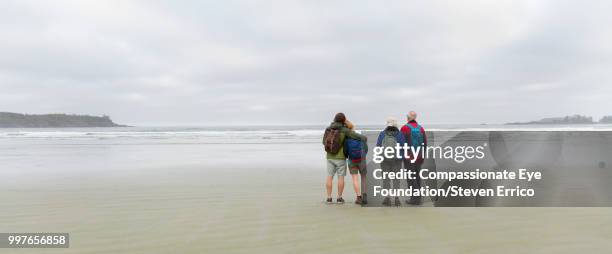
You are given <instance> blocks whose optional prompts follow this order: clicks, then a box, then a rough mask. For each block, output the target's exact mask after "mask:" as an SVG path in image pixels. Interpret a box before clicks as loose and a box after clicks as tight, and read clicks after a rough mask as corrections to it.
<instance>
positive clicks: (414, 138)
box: [400, 111, 427, 205]
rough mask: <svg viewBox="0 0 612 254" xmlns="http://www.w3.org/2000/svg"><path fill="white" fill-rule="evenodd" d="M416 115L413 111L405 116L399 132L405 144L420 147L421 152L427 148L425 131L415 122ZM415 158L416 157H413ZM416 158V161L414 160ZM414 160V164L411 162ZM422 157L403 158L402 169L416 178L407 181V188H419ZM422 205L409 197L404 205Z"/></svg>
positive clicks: (420, 155)
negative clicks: (412, 173)
mask: <svg viewBox="0 0 612 254" xmlns="http://www.w3.org/2000/svg"><path fill="white" fill-rule="evenodd" d="M416 118H417V113H416V112H414V111H410V113H408V115H407V119H408V122H407V123H406V124H405V125H404V126H402V129H400V131H401V132H402V134H404V137H405V138H406V143H408V145H409V146H411V147H413V146H414V147H415V149H416V146H421V150H422V151H423V150H424V149H425V148H426V147H427V136H426V135H425V129H424V128H423V126H421V125H420V124H419V123H417V121H416ZM414 156H416V157H414ZM414 158H416V160H414ZM413 160H414V163H413V162H412V161H413ZM423 161H424V160H423V156H422V153H421V152H419V153H418V154H416V155H415V154H412V153H411V154H410V156H409V158H405V160H404V168H405V169H407V170H409V171H412V172H416V174H415V176H416V178H415V179H413V180H408V186H412V188H413V189H420V188H421V178H420V173H421V165H423ZM421 203H422V201H421V197H420V196H418V197H410V200H406V204H409V205H420V204H421Z"/></svg>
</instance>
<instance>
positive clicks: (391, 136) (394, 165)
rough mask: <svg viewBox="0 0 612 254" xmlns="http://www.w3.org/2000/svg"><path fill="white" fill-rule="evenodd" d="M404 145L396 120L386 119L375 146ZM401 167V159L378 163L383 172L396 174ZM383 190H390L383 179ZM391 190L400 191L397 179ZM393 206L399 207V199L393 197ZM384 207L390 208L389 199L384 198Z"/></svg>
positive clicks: (389, 184)
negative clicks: (385, 124)
mask: <svg viewBox="0 0 612 254" xmlns="http://www.w3.org/2000/svg"><path fill="white" fill-rule="evenodd" d="M405 143H406V139H405V138H404V135H403V134H402V132H401V131H400V130H399V129H398V128H397V120H396V119H395V118H388V119H387V127H386V128H385V129H384V130H383V131H381V132H380V134H379V135H378V140H377V141H376V146H381V147H395V146H396V145H397V144H400V146H402V147H403V146H404V144H405ZM402 153H403V152H402ZM401 167H402V157H399V158H391V159H388V158H385V159H384V160H383V161H382V162H381V163H380V168H381V169H382V170H383V172H398V171H399V170H400V169H401ZM383 188H385V189H391V183H390V180H389V179H386V178H385V179H383ZM393 188H394V189H400V188H401V186H400V181H399V179H394V180H393ZM394 201H395V206H400V205H401V202H400V200H399V197H395V200H394ZM382 204H383V205H384V206H390V205H391V200H390V198H389V197H385V199H384V200H383V203H382Z"/></svg>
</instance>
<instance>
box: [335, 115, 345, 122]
mask: <svg viewBox="0 0 612 254" xmlns="http://www.w3.org/2000/svg"><path fill="white" fill-rule="evenodd" d="M344 121H346V116H345V115H344V113H338V114H336V116H334V122H336V123H344Z"/></svg>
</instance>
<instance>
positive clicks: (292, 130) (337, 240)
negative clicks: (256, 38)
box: [0, 125, 612, 253]
mask: <svg viewBox="0 0 612 254" xmlns="http://www.w3.org/2000/svg"><path fill="white" fill-rule="evenodd" d="M324 127H325V126H297V127H296V126H263V127H262V126H244V127H126V128H65V129H0V165H1V167H2V169H1V170H0V203H1V204H2V206H0V232H67V233H70V234H71V246H70V248H69V249H57V250H45V252H49V253H257V252H269V253H287V252H293V253H313V252H315V253H329V252H350V253H371V252H427V253H449V252H451V253H475V252H478V253H516V252H519V253H520V252H529V253H550V252H555V253H575V252H593V251H601V250H605V249H610V248H612V243H610V241H609V239H610V238H612V231H610V230H609V228H611V227H612V216H611V215H612V209H609V208H433V207H422V208H414V207H411V208H402V209H397V208H381V207H374V208H362V207H359V206H356V205H354V204H352V203H351V202H352V201H353V200H354V194H353V190H352V186H351V184H350V181H349V180H350V178H349V177H347V178H346V180H347V185H346V187H345V195H344V196H345V199H347V203H346V204H344V205H326V204H324V203H323V202H322V201H323V199H324V197H325V194H324V179H325V174H326V171H325V160H324V151H323V149H322V146H321V135H322V133H323V128H324ZM424 127H426V128H427V129H428V130H433V131H436V130H438V131H440V130H453V131H461V130H483V131H487V130H517V131H529V130H539V131H567V130H573V131H611V130H612V125H571V126H563V125H555V126H551V125H525V126H517V125H430V126H427V125H425V126H424ZM380 129H382V126H363V128H361V130H362V131H365V132H368V131H371V132H373V131H379V130H380ZM11 251H13V252H14V253H17V252H18V253H40V252H41V251H40V250H36V249H22V250H18V251H17V250H9V249H3V250H2V251H0V252H2V253H5V252H6V253H11Z"/></svg>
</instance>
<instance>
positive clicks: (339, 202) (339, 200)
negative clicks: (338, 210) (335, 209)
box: [336, 197, 344, 204]
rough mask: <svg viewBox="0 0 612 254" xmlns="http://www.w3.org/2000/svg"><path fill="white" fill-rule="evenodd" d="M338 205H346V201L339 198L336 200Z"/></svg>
mask: <svg viewBox="0 0 612 254" xmlns="http://www.w3.org/2000/svg"><path fill="white" fill-rule="evenodd" d="M336 203H338V204H344V199H343V198H342V197H339V198H337V199H336Z"/></svg>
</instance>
